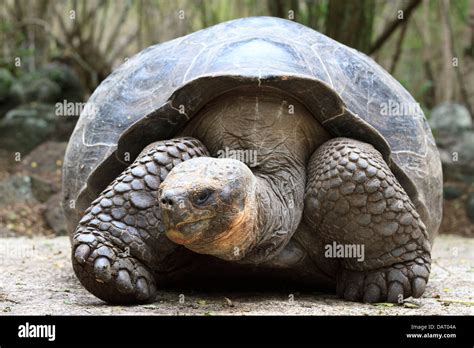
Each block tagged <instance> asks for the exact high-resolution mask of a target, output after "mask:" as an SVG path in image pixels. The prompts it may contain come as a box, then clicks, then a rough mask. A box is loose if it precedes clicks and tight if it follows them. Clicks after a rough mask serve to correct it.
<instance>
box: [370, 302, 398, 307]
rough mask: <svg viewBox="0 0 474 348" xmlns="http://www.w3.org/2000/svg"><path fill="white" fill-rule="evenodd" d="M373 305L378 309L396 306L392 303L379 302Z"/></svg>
mask: <svg viewBox="0 0 474 348" xmlns="http://www.w3.org/2000/svg"><path fill="white" fill-rule="evenodd" d="M372 305H373V306H377V307H393V306H395V304H394V303H390V302H379V303H373V304H372Z"/></svg>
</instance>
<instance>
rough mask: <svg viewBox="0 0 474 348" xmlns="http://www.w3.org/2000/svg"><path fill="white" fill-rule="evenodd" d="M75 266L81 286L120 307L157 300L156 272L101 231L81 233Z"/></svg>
mask: <svg viewBox="0 0 474 348" xmlns="http://www.w3.org/2000/svg"><path fill="white" fill-rule="evenodd" d="M72 255H73V260H72V261H73V267H74V270H75V272H76V275H77V276H78V278H79V280H80V281H81V283H82V284H83V285H84V286H85V287H86V289H87V290H89V291H90V292H91V293H93V294H94V295H95V296H97V297H99V298H100V299H102V300H104V301H106V302H109V303H117V304H129V303H148V302H152V301H154V299H155V297H156V284H155V279H154V276H153V275H152V273H151V272H150V271H149V270H148V269H147V268H146V267H145V266H144V265H143V264H142V263H141V262H140V261H138V260H137V259H136V258H134V257H132V256H130V255H129V254H128V251H127V249H126V250H120V249H119V248H118V247H117V246H114V245H112V244H111V243H110V242H108V241H107V240H106V239H105V238H104V236H102V235H101V233H100V232H97V231H93V230H91V229H83V230H80V231H78V232H77V233H76V234H75V236H74V240H73V254H72Z"/></svg>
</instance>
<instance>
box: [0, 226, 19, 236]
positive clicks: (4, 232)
mask: <svg viewBox="0 0 474 348" xmlns="http://www.w3.org/2000/svg"><path fill="white" fill-rule="evenodd" d="M16 236H17V235H16V233H15V232H13V231H10V230H9V229H8V228H5V227H0V238H11V237H16Z"/></svg>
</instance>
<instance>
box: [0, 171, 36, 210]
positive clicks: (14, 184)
mask: <svg viewBox="0 0 474 348" xmlns="http://www.w3.org/2000/svg"><path fill="white" fill-rule="evenodd" d="M31 186H32V185H31V178H30V177H29V176H23V175H15V176H11V177H9V178H7V179H5V180H3V181H1V182H0V207H1V206H6V205H11V204H16V203H28V202H34V201H35V196H34V194H33V191H32V188H31Z"/></svg>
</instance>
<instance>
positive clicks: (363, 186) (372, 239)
mask: <svg viewBox="0 0 474 348" xmlns="http://www.w3.org/2000/svg"><path fill="white" fill-rule="evenodd" d="M304 215H305V220H306V223H308V225H309V226H312V228H313V229H314V230H315V232H316V233H317V234H318V238H320V240H321V241H322V242H323V244H325V248H327V249H330V248H333V249H334V246H336V247H339V248H340V250H343V249H342V248H344V250H346V251H349V250H351V251H354V250H359V251H360V250H363V251H364V255H362V257H361V258H359V257H358V256H355V257H354V255H344V256H346V258H342V259H337V260H339V271H338V273H337V277H336V284H337V292H338V294H339V295H340V296H342V297H344V298H346V299H348V300H352V301H364V302H377V301H389V302H399V301H401V300H403V299H404V298H406V297H409V296H413V297H419V296H421V295H422V294H423V292H424V290H425V286H426V283H427V282H428V276H429V273H430V263H431V259H430V251H431V244H430V242H429V239H428V234H427V231H426V228H425V225H424V224H423V221H422V220H421V218H420V216H419V214H418V213H417V212H416V210H415V207H414V205H413V203H412V202H411V200H410V197H409V196H408V195H407V193H406V192H405V190H404V189H403V188H402V186H401V185H400V184H399V182H398V181H397V179H396V178H395V176H394V175H393V173H392V172H391V170H390V169H389V167H388V166H387V164H386V163H385V161H384V160H383V158H382V155H381V154H380V153H379V152H378V151H377V150H375V149H374V148H373V147H372V146H371V145H369V144H365V143H362V142H360V141H356V140H352V139H346V138H336V139H332V140H329V141H327V142H326V143H324V144H323V145H322V146H321V147H320V148H319V149H318V150H317V151H316V152H315V153H314V154H313V156H312V157H311V160H310V162H309V165H308V181H307V187H306V197H305V211H304ZM347 246H349V247H350V248H347ZM362 247H363V248H364V249H362ZM357 248H359V249H357ZM327 249H326V251H327ZM328 255H329V256H331V257H334V256H336V257H338V256H337V255H335V254H334V253H333V254H332V255H330V254H328ZM351 256H352V258H351ZM323 260H324V259H323ZM335 260H336V259H332V260H327V262H326V261H323V262H324V263H326V264H325V265H323V266H327V264H331V263H333V262H335ZM336 262H337V261H336Z"/></svg>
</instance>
